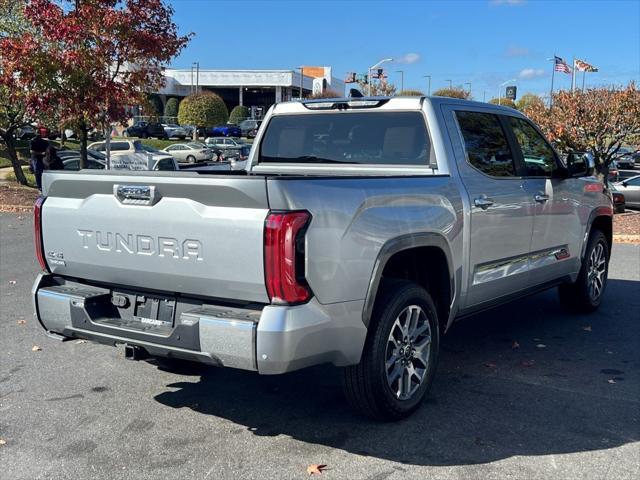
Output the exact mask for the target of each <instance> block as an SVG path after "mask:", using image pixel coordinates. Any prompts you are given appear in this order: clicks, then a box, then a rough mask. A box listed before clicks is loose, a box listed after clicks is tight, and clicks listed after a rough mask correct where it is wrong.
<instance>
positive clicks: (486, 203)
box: [473, 195, 493, 210]
mask: <svg viewBox="0 0 640 480" xmlns="http://www.w3.org/2000/svg"><path fill="white" fill-rule="evenodd" d="M473 204H474V205H475V206H476V207H480V208H482V209H483V210H486V209H487V208H489V207H490V206H491V205H493V200H491V199H490V198H487V197H485V196H484V195H483V196H482V197H478V198H475V199H474V200H473Z"/></svg>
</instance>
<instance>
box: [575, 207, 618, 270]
mask: <svg viewBox="0 0 640 480" xmlns="http://www.w3.org/2000/svg"><path fill="white" fill-rule="evenodd" d="M594 229H598V230H600V231H601V232H602V233H604V236H605V237H606V238H607V244H608V246H609V254H611V247H612V245H613V210H612V209H611V208H610V207H598V208H596V209H594V210H593V211H592V212H591V215H590V216H589V222H588V223H587V229H586V231H585V235H584V239H583V242H582V251H581V253H580V258H584V254H585V251H586V249H587V243H588V241H589V235H591V232H592V231H593V230H594Z"/></svg>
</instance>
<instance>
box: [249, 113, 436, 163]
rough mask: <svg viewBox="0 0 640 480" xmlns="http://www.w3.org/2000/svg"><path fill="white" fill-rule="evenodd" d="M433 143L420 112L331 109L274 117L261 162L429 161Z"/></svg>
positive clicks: (264, 143) (270, 123)
mask: <svg viewBox="0 0 640 480" xmlns="http://www.w3.org/2000/svg"><path fill="white" fill-rule="evenodd" d="M430 151H431V145H430V142H429V137H428V135H427V130H426V125H425V119H424V117H423V115H422V114H421V113H420V112H353V113H352V112H331V113H320V114H313V115H280V116H274V117H273V118H272V119H271V121H270V122H269V124H268V126H267V130H266V132H265V135H264V137H263V140H262V143H261V146H260V157H259V162H260V163H345V164H353V163H355V164H367V165H425V166H426V165H428V164H429V163H430V162H429V156H430Z"/></svg>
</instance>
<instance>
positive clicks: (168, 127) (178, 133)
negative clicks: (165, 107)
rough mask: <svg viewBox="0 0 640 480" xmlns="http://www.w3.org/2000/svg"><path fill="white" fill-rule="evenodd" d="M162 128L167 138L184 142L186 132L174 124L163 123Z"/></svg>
mask: <svg viewBox="0 0 640 480" xmlns="http://www.w3.org/2000/svg"><path fill="white" fill-rule="evenodd" d="M162 126H163V127H164V131H165V133H166V134H167V138H179V139H180V140H184V139H185V138H186V137H187V135H188V134H187V131H186V130H185V129H184V128H183V127H181V126H180V125H176V124H175V123H169V124H167V123H163V124H162Z"/></svg>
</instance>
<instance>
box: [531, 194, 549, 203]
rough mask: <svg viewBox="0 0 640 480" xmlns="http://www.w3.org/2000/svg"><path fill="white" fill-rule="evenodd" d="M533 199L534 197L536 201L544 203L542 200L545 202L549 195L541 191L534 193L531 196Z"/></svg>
mask: <svg viewBox="0 0 640 480" xmlns="http://www.w3.org/2000/svg"><path fill="white" fill-rule="evenodd" d="M533 199H534V200H535V201H536V202H538V203H544V202H546V201H547V200H549V195H545V194H543V193H536V194H535V195H534V196H533Z"/></svg>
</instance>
